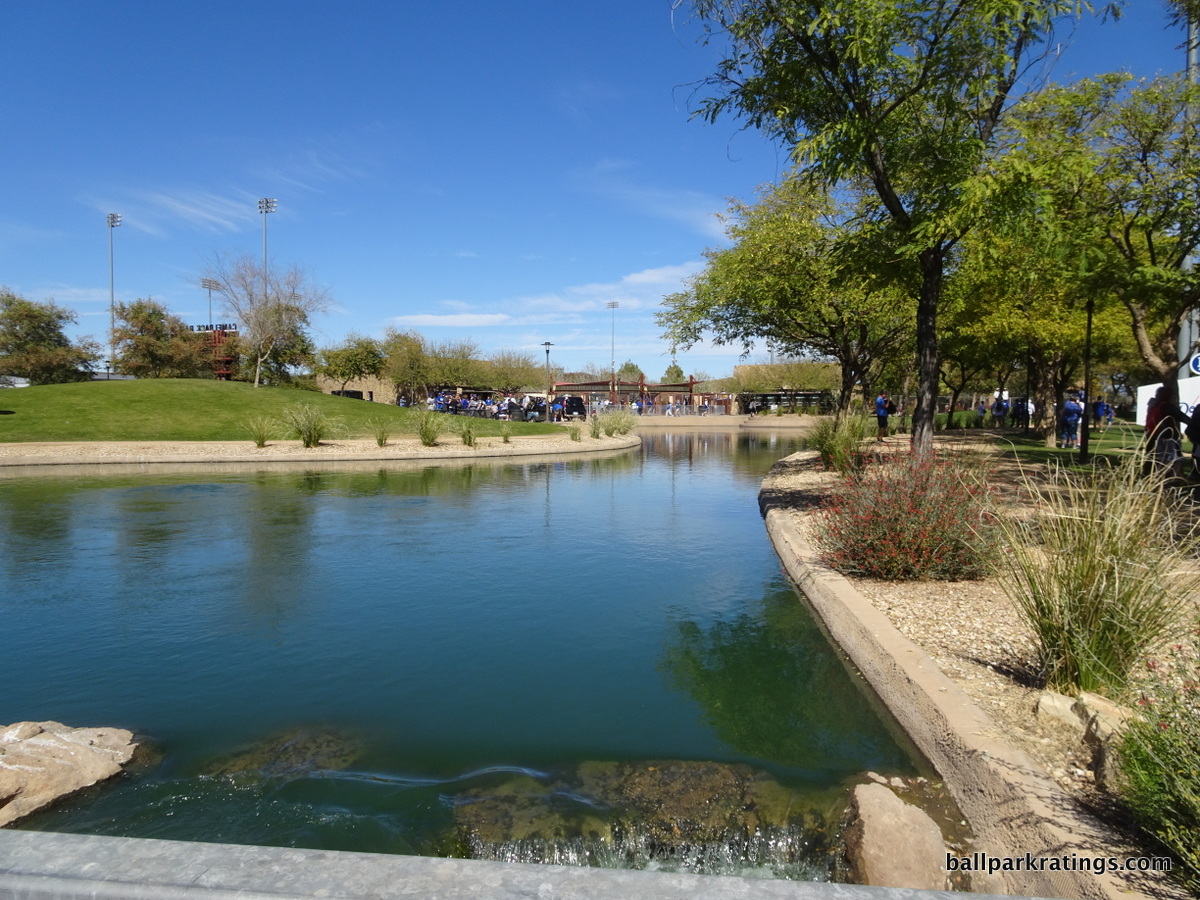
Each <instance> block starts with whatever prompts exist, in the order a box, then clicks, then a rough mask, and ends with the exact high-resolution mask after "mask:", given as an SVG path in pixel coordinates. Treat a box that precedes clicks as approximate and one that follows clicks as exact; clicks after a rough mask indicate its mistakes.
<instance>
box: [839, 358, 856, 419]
mask: <svg viewBox="0 0 1200 900" xmlns="http://www.w3.org/2000/svg"><path fill="white" fill-rule="evenodd" d="M841 368H842V387H841V391H840V392H839V394H838V408H837V418H839V419H842V418H845V416H846V413H847V412H848V411H849V410H850V401H851V400H853V399H854V370H853V369H852V368H851V367H850V366H847V365H843V366H842V367H841Z"/></svg>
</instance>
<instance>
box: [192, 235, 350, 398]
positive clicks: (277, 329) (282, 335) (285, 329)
mask: <svg viewBox="0 0 1200 900" xmlns="http://www.w3.org/2000/svg"><path fill="white" fill-rule="evenodd" d="M206 277H208V278H212V279H213V280H214V281H216V282H217V283H218V284H220V288H218V292H219V294H220V296H221V300H222V302H223V303H224V305H225V310H226V312H228V313H229V314H230V315H231V316H232V317H233V318H234V319H236V320H237V322H238V324H239V325H240V326H241V330H240V331H239V345H240V346H241V347H243V348H244V349H245V350H246V352H247V355H248V356H249V357H250V358H252V359H254V386H255V387H258V386H259V384H260V383H261V381H262V374H263V367H264V365H265V364H266V362H267V361H268V360H270V359H271V357H272V356H273V355H274V354H275V353H276V352H277V351H280V350H281V349H283V348H286V347H291V348H292V357H293V358H294V359H295V358H298V354H299V356H303V355H304V354H303V353H302V352H300V348H301V347H302V345H305V344H306V345H307V352H308V355H311V349H312V348H311V341H309V340H308V337H307V333H306V329H307V328H308V325H309V317H310V316H312V315H314V314H315V313H318V312H322V311H324V310H325V309H326V308H327V307H328V306H329V296H328V293H327V292H326V291H325V290H324V289H323V288H320V287H318V286H316V285H314V284H312V282H311V281H310V280H309V278H308V276H307V275H306V274H305V272H304V270H303V269H300V268H298V267H295V266H293V267H292V268H290V269H286V270H282V271H281V270H277V269H270V268H268V269H267V270H266V271H265V272H264V271H263V268H262V265H261V264H260V263H259V262H257V261H256V260H255V258H254V257H253V256H241V257H238V258H237V259H234V260H228V259H225V258H224V257H218V258H217V259H216V260H215V261H214V262H213V263H212V265H211V266H210V268H209V271H208V273H207V275H206Z"/></svg>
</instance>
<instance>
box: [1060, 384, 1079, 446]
mask: <svg viewBox="0 0 1200 900" xmlns="http://www.w3.org/2000/svg"><path fill="white" fill-rule="evenodd" d="M1082 418H1083V404H1082V403H1080V402H1079V399H1078V398H1077V397H1076V396H1075V395H1074V394H1071V395H1070V396H1069V397H1067V399H1066V401H1065V402H1064V403H1063V410H1062V426H1061V430H1060V436H1061V437H1062V445H1063V449H1064V450H1074V449H1075V442H1076V438H1077V437H1078V435H1079V422H1080V420H1081V419H1082Z"/></svg>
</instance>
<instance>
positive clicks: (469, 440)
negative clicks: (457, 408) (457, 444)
mask: <svg viewBox="0 0 1200 900" xmlns="http://www.w3.org/2000/svg"><path fill="white" fill-rule="evenodd" d="M458 436H459V437H460V438H462V442H463V443H464V444H466V445H467V446H468V447H474V446H475V438H476V436H477V430H476V425H475V422H474V421H472V420H471V419H470V418H465V419H461V420H460V421H459V423H458Z"/></svg>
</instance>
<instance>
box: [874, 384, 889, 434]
mask: <svg viewBox="0 0 1200 900" xmlns="http://www.w3.org/2000/svg"><path fill="white" fill-rule="evenodd" d="M875 418H876V420H877V421H878V422H879V434H878V435H877V436H876V438H875V440H876V441H883V439H884V438H885V437H887V431H888V395H887V391H880V393H879V396H878V397H876V398H875Z"/></svg>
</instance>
